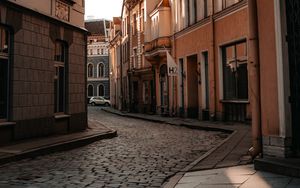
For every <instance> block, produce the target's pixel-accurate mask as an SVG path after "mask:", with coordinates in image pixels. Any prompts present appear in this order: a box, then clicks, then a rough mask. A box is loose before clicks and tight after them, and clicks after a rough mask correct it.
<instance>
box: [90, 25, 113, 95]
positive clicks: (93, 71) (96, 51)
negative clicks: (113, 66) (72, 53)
mask: <svg viewBox="0 0 300 188" xmlns="http://www.w3.org/2000/svg"><path fill="white" fill-rule="evenodd" d="M110 23H111V22H110V21H108V20H104V19H103V20H95V19H94V20H87V21H85V28H86V29H87V30H88V32H89V34H88V38H87V80H88V81H87V95H88V98H90V97H92V96H103V97H105V98H109V97H110V84H109V75H110V72H109V54H108V45H109V41H108V40H109V29H110Z"/></svg>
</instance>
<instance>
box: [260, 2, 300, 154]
mask: <svg viewBox="0 0 300 188" xmlns="http://www.w3.org/2000/svg"><path fill="white" fill-rule="evenodd" d="M299 6H300V2H299V1H295V0H287V1H278V0H274V1H266V2H260V1H257V15H258V35H259V60H260V93H261V130H262V146H263V147H262V151H263V154H264V157H277V158H291V157H294V158H299V157H300V155H299V153H300V139H299V134H300V129H299V123H300V119H299V114H300V108H299V106H300V105H299V101H300V98H299V97H300V93H299V91H300V85H299V83H300V82H299V78H300V77H299V75H300V74H299V73H300V66H299V63H300V59H299V52H300V48H299V46H300V45H299V41H300V40H299V28H300V27H299V26H300V22H299V16H300V12H299Z"/></svg>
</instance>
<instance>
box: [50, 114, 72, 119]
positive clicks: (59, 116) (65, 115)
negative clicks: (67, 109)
mask: <svg viewBox="0 0 300 188" xmlns="http://www.w3.org/2000/svg"><path fill="white" fill-rule="evenodd" d="M70 117H71V116H70V115H67V114H58V115H54V118H55V119H66V118H70Z"/></svg>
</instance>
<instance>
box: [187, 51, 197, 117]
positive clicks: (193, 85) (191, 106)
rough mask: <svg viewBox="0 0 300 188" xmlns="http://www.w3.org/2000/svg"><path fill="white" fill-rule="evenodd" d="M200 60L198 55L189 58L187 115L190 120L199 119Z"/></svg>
mask: <svg viewBox="0 0 300 188" xmlns="http://www.w3.org/2000/svg"><path fill="white" fill-rule="evenodd" d="M198 76H199V71H198V60H197V55H192V56H189V57H187V96H188V100H187V104H188V106H187V115H188V117H189V118H198V115H199V99H198V84H199V81H198Z"/></svg>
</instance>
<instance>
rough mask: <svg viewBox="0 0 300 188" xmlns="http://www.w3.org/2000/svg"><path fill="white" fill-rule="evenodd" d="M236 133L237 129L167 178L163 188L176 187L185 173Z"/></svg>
mask: <svg viewBox="0 0 300 188" xmlns="http://www.w3.org/2000/svg"><path fill="white" fill-rule="evenodd" d="M235 134H237V131H233V132H232V133H231V134H230V135H229V136H228V137H227V138H226V139H224V140H223V141H222V142H220V143H219V144H218V145H217V146H215V147H213V148H212V149H210V150H209V151H207V152H206V153H205V154H203V155H201V156H200V157H199V158H198V159H196V160H195V161H194V162H192V163H190V164H189V165H188V166H186V167H185V168H183V169H182V170H180V171H179V172H177V173H176V174H175V175H173V176H171V177H169V179H166V180H165V183H164V184H163V185H162V187H163V188H174V187H175V186H176V184H177V183H178V182H179V181H180V179H181V178H182V177H183V176H184V174H185V173H187V172H191V169H192V168H193V167H194V166H196V165H197V164H198V163H200V162H201V161H202V160H204V159H206V158H207V157H208V156H209V155H210V154H212V153H213V152H214V151H216V150H217V149H218V148H220V147H221V146H222V145H223V144H225V143H226V142H227V141H228V140H230V139H231V138H232V137H233V136H234V135H235Z"/></svg>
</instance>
